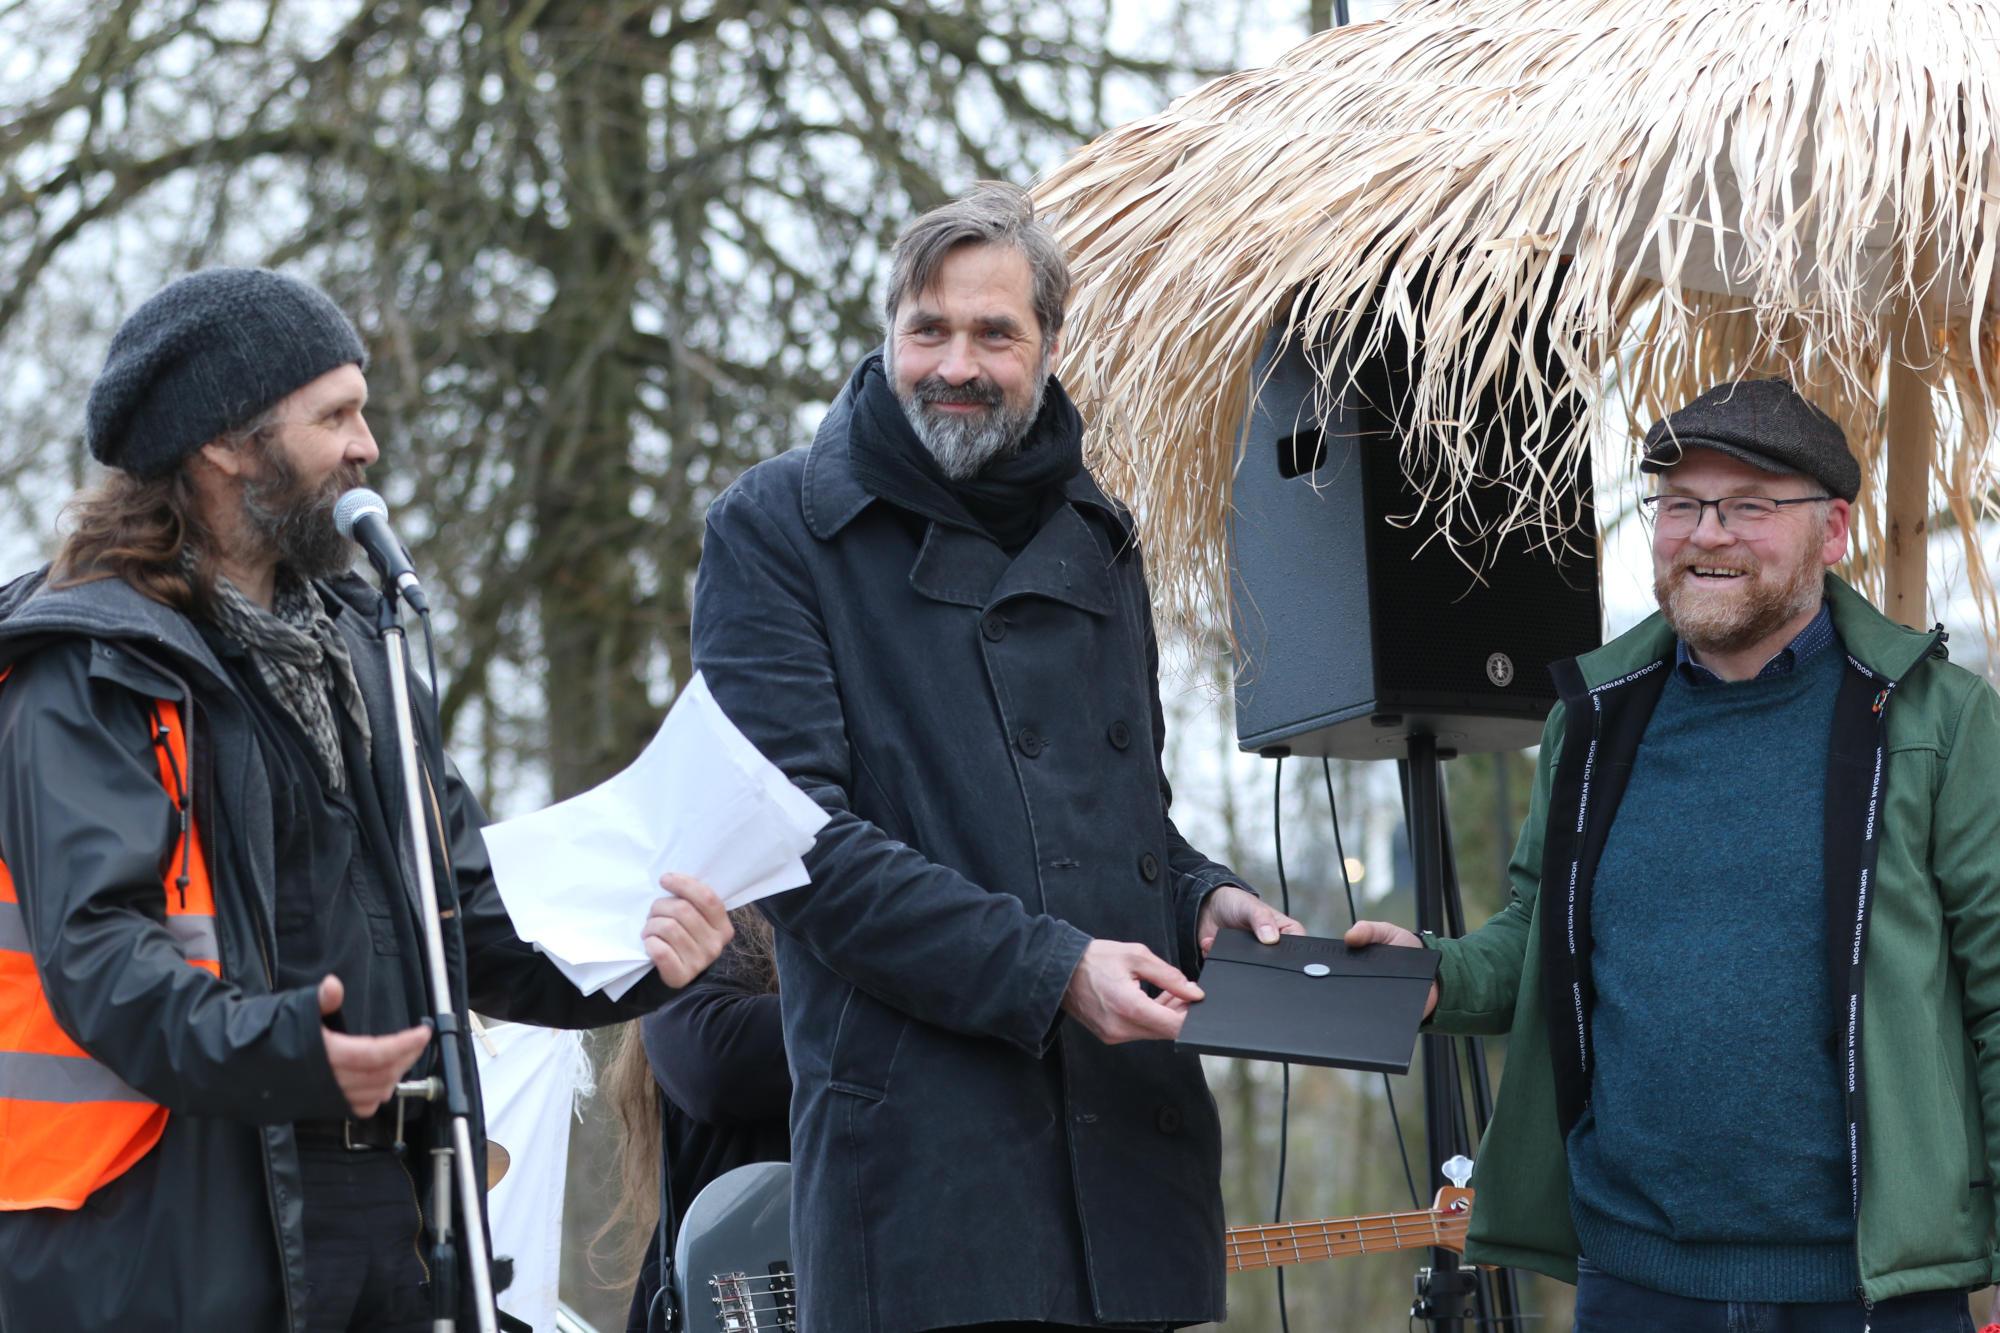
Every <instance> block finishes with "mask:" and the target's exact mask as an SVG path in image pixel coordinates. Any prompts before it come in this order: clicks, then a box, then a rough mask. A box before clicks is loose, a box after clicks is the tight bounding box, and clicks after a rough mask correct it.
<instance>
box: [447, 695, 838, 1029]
mask: <svg viewBox="0 0 2000 1333" xmlns="http://www.w3.org/2000/svg"><path fill="white" fill-rule="evenodd" d="M827 818H828V815H827V812H826V811H825V810H824V809H822V808H821V807H820V806H819V804H818V803H817V802H816V801H814V800H813V799H812V798H811V797H810V796H807V795H806V794H805V793H804V792H802V791H800V790H799V789H798V788H797V787H795V786H793V785H792V782H791V780H790V779H788V778H787V777H786V776H785V775H784V774H783V773H782V772H780V771H779V770H778V768H777V767H776V766H775V765H773V764H772V763H771V762H770V761H769V760H768V759H766V758H764V756H763V755H761V754H759V753H758V751H757V747H756V746H755V745H752V744H751V743H750V740H749V738H747V737H746V736H744V734H743V733H742V732H741V731H739V730H738V729H737V727H736V725H735V724H734V723H733V722H731V721H730V720H729V717H728V715H727V714H725V713H724V712H723V711H722V708H721V706H720V705H719V704H717V703H716V702H715V697H714V696H713V695H711V694H710V693H709V691H708V682H706V681H705V680H703V679H702V678H701V675H700V673H698V672H697V673H696V675H695V677H694V679H692V680H690V681H689V682H688V683H687V686H686V688H684V689H683V690H682V691H681V692H680V697H678V698H677V699H675V700H674V706H673V708H671V709H670V710H668V713H667V717H666V721H664V722H662V723H661V724H660V730H659V732H658V733H657V734H656V735H655V736H654V737H653V739H652V740H651V741H650V742H649V743H648V744H647V746H646V748H645V750H644V752H642V753H641V754H640V755H639V757H638V758H637V759H636V760H634V761H633V763H632V766H631V767H630V768H627V769H626V770H625V771H624V772H622V773H619V774H617V775H615V776H613V777H612V778H610V779H608V780H607V781H605V782H603V783H601V784H600V785H598V786H596V787H593V788H591V789H590V790H589V791H587V792H584V793H583V794H582V795H581V796H572V797H571V798H570V799H568V800H566V801H559V802H557V803H556V804H555V805H552V806H549V807H548V808H546V809H543V810H537V811H535V812H534V813H532V814H526V815H522V816H520V817H518V818H515V819H508V820H502V821H501V822H500V823H498V824H489V825H487V827H486V828H485V830H484V835H485V838H486V851H487V855H488V857H489V858H490V859H491V860H492V862H493V880H494V883H495V884H496V885H498V886H499V889H500V899H501V901H502V902H504V903H505V904H506V906H507V915H508V916H509V917H511V918H512V919H513V922H514V930H515V932H516V933H517V934H519V935H520V937H521V938H522V939H524V940H527V941H528V942H529V943H531V944H533V945H534V946H535V947H536V948H537V949H539V950H541V951H542V952H543V953H545V954H547V955H548V956H549V958H550V959H551V960H552V961H553V962H554V963H555V964H556V966H557V967H559V968H561V969H562V971H563V973H564V975H566V976H568V977H569V979H570V980H571V981H572V982H574V983H575V985H576V987H577V989H578V990H581V991H582V992H583V993H584V994H586V995H589V994H593V993H595V992H597V991H599V990H602V991H606V992H608V993H609V994H610V995H611V996H612V997H613V998H615V999H622V998H623V997H624V995H625V992H626V991H628V990H630V989H631V988H632V987H633V986H634V985H636V984H637V983H638V981H639V980H640V979H641V978H642V977H644V976H645V975H646V974H647V973H649V972H651V971H652V970H653V963H652V960H651V959H650V958H648V957H647V956H646V951H645V949H644V947H642V945H641V944H640V934H639V932H640V931H641V929H642V928H643V927H644V926H645V924H646V914H647V912H648V911H649V910H651V908H652V906H653V903H654V901H655V900H656V899H657V898H659V896H660V887H659V879H660V876H661V875H662V874H665V873H666V872H668V871H673V872H674V873H676V874H681V875H689V876H692V877H693V878H695V879H699V880H703V881H705V882H706V883H707V884H709V885H710V886H711V887H713V888H714V889H715V891H716V892H717V893H718V894H720V895H721V896H722V900H723V902H724V903H726V904H727V905H728V906H730V907H732V908H734V907H741V906H743V905H744V904H745V903H749V902H755V901H756V900H757V899H759V898H763V897H767V896H769V895H770V894H773V893H782V892H784V891H785V890H787V889H796V888H800V887H802V886H804V885H805V884H806V882H807V880H808V876H807V874H806V868H805V862H804V861H803V860H802V859H801V858H803V857H804V856H805V854H806V852H808V851H809V850H811V848H812V845H813V839H814V838H815V837H816V836H817V835H818V833H819V830H820V828H821V826H822V825H824V824H825V823H826V821H827Z"/></svg>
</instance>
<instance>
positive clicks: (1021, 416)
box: [891, 369, 1049, 481]
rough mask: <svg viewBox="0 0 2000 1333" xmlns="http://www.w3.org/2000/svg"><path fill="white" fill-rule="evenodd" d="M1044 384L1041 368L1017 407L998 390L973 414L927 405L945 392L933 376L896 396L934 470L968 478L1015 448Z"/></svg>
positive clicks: (1030, 423)
mask: <svg viewBox="0 0 2000 1333" xmlns="http://www.w3.org/2000/svg"><path fill="white" fill-rule="evenodd" d="M893 373H894V372H893V371H892V372H891V374H893ZM893 382H894V381H893V380H892V381H891V383H893ZM975 383H977V381H975ZM1048 386H1049V377H1048V372H1047V370H1046V369H1044V370H1043V372H1042V373H1041V374H1040V375H1038V376H1036V377H1035V392H1034V395H1033V396H1032V397H1031V398H1030V399H1029V400H1028V402H1027V404H1026V405H1025V406H1024V407H1022V408H1021V409H1019V410H1014V409H1011V408H1009V407H1008V406H1007V400H1006V398H1005V397H1004V396H1002V397H1000V399H999V401H998V402H996V403H995V404H994V405H993V406H991V407H988V408H987V409H986V410H985V411H984V412H981V413H978V414H977V415H973V416H958V415H954V414H951V413H944V412H939V411H937V410H936V408H934V407H933V406H932V405H931V404H932V403H933V402H935V401H939V400H940V399H941V398H946V397H948V395H949V393H950V390H949V389H948V388H947V387H946V386H944V383H943V381H941V380H939V379H937V378H936V377H935V376H932V377H929V378H926V379H922V380H919V381H917V383H916V385H915V386H914V387H913V388H912V389H911V391H910V392H909V393H907V394H902V393H899V394H897V395H896V401H897V402H898V403H900V404H902V408H903V415H904V416H905V417H906V418H908V419H909V423H910V429H911V430H914V431H915V432H916V433H917V438H918V439H919V440H922V441H923V443H924V448H926V449H928V450H930V454H931V457H932V458H934V459H936V460H937V465H938V470H939V471H940V472H943V473H944V475H945V476H946V477H948V478H950V479H951V480H952V481H970V480H971V479H972V478H974V477H976V476H978V475H979V474H980V473H981V472H982V471H984V470H985V468H986V466H987V465H988V464H989V463H992V462H994V461H996V460H998V459H1001V458H1006V457H1008V456H1009V455H1012V454H1014V453H1017V452H1019V450H1020V448H1021V445H1022V444H1023V443H1024V442H1025V441H1026V440H1027V438H1028V432H1029V430H1031V429H1032V428H1033V427H1034V424H1035V418H1036V417H1038V416H1040V415H1041V414H1042V397H1043V395H1044V394H1045V393H1047V391H1048ZM941 390H942V391H943V392H942V393H941V392H940V391H941ZM960 401H963V400H962V399H961V400H960Z"/></svg>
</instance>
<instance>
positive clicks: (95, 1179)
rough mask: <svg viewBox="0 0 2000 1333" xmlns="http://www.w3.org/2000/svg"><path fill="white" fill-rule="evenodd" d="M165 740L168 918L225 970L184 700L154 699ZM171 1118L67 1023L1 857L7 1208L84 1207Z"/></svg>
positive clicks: (0, 1125)
mask: <svg viewBox="0 0 2000 1333" xmlns="http://www.w3.org/2000/svg"><path fill="white" fill-rule="evenodd" d="M6 678H7V673H6V672H5V671H0V681H5V680H6ZM153 748H154V749H155V750H156V751H157V752H158V758H159V765H160V784H161V785H162V786H163V787H165V788H166V789H167V794H168V795H169V796H170V797H171V798H172V799H173V802H174V807H175V809H176V810H177V811H178V813H179V825H180V828H179V833H178V835H177V837H176V840H175V843H174V849H173V856H172V859H171V860H170V861H169V863H168V866H167V872H166V876H165V884H164V887H165V889H166V896H167V901H166V908H167V921H166V925H167V930H168V931H169V932H170V933H171V934H172V935H173V937H174V939H175V940H176V941H177V942H178V943H179V944H180V946H181V951H182V952H183V953H184V954H186V955H187V961H188V964H189V966H191V967H199V968H201V969H203V970H204V971H207V972H210V973H213V974H214V975H216V976H218V977H219V976H221V975H222V963H221V959H220V951H219V949H218V948H217V940H216V934H215V894H214V891H213V888H212V886H211V885H210V883H209V878H208V863H207V861H206V860H205V859H204V858H203V856H202V852H201V839H200V837H199V836H198V835H197V833H196V829H195V825H194V819H193V816H192V813H191V810H190V802H189V798H188V783H187V774H188V771H189V770H188V754H187V735H186V733H185V732H184V731H183V730H182V729H181V713H180V708H179V706H178V705H176V704H173V703H169V702H167V701H165V700H161V701H159V702H156V703H155V704H154V705H153ZM3 850H4V849H0V851H3ZM166 1127H167V1108H166V1107H164V1106H160V1105H158V1104H157V1103H155V1102H151V1101H148V1100H147V1099H146V1098H145V1097H143V1096H141V1095H140V1094H139V1093H137V1092H135V1091H133V1090H132V1089H131V1088H130V1087H128V1086H127V1085H126V1084H125V1082H124V1081H123V1080H121V1079H120V1078H119V1077H118V1076H117V1075H116V1074H114V1073H112V1072H111V1071H110V1070H109V1069H106V1068H105V1067H104V1066H103V1065H101V1064H99V1063H98V1062H97V1061H95V1060H93V1059H92V1058H91V1057H90V1055H89V1054H88V1053H87V1052H86V1051H85V1050H84V1049H83V1048H82V1047H80V1046H78V1045H77V1044H76V1043H75V1042H73V1041H71V1040H70V1038H69V1034H68V1033H66V1032H64V1031H63V1030H62V1028H61V1027H60V1026H59V1025H58V1024H57V1023H56V1018H55V1014H54V1013H53V1012H51V1011H50V1009H49V1001H48V997H47V996H46V995H44V994H43V993H42V980H41V976H40V974H39V973H38V972H37V971H36V970H35V959H34V954H33V953H32V952H31V951H30V949H29V946H28V931H27V924H26V922H25V921H24V920H23V919H22V917H21V900H20V897H19V896H18V894H17V893H16V892H15V887H14V877H13V875H12V874H10V873H9V872H8V869H7V865H6V862H5V861H4V860H0V1211H15V1210H19V1209H24V1208H80V1207H82V1206H83V1201H84V1200H85V1199H87V1198H89V1197H90V1195H91V1193H92V1192H93V1191H95V1190H98V1189H101V1188H102V1187H104V1186H105V1185H107V1184H109V1183H110V1182H112V1181H114V1180H116V1179H117V1178H118V1177H119V1176H121V1175H123V1174H125V1172H127V1171H129V1170H131V1169H132V1166H133V1164H134V1163H135V1162H137V1161H138V1160H139V1159H140V1158H141V1157H144V1156H145V1155H146V1154H147V1153H148V1152H149V1151H151V1149H152V1147H153V1145H154V1144H156V1143H158V1142H159V1141H160V1135H161V1134H162V1133H163V1132H165V1130H166Z"/></svg>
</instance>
